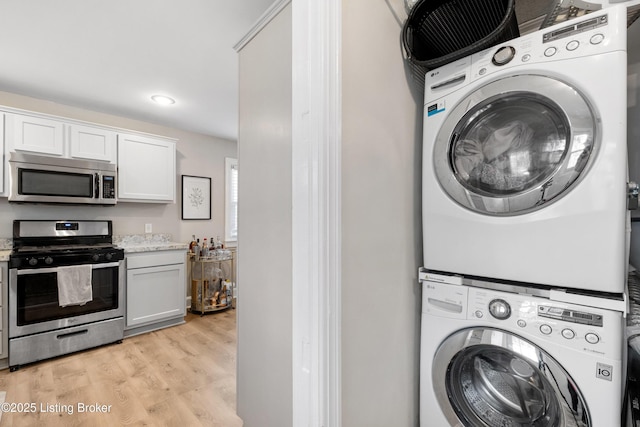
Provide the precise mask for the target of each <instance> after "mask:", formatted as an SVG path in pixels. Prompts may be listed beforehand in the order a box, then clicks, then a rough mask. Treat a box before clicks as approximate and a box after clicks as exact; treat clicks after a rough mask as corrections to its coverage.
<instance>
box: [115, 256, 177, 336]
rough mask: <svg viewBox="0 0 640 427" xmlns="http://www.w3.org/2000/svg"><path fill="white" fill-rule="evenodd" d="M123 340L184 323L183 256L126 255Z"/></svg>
mask: <svg viewBox="0 0 640 427" xmlns="http://www.w3.org/2000/svg"><path fill="white" fill-rule="evenodd" d="M125 258H126V264H127V283H126V315H125V336H131V335H136V334H138V333H143V332H148V331H152V330H155V329H160V328H163V327H167V326H173V325H176V324H179V323H183V322H184V317H185V315H186V279H185V265H186V252H185V251H182V250H179V251H174V250H170V251H157V252H142V253H132V254H126V255H125Z"/></svg>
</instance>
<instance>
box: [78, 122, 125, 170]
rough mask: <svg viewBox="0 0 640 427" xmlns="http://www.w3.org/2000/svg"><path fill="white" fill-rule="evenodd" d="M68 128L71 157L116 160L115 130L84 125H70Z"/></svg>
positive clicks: (111, 161) (112, 161) (113, 161)
mask: <svg viewBox="0 0 640 427" xmlns="http://www.w3.org/2000/svg"><path fill="white" fill-rule="evenodd" d="M68 129H69V137H70V142H71V144H70V147H69V155H70V156H71V157H74V158H78V159H90V160H102V161H105V162H110V163H115V162H116V133H115V132H112V131H109V130H107V129H100V128H96V127H92V126H83V125H69V126H68Z"/></svg>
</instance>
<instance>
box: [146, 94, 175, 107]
mask: <svg viewBox="0 0 640 427" xmlns="http://www.w3.org/2000/svg"><path fill="white" fill-rule="evenodd" d="M151 99H153V100H154V101H155V102H156V103H158V104H160V105H171V104H175V103H176V101H175V99H173V98H169V97H168V96H164V95H153V96H152V97H151Z"/></svg>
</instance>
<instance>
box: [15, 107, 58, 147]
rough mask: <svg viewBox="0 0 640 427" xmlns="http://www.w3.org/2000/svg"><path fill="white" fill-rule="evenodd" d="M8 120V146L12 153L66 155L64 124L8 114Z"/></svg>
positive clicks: (40, 118) (45, 119)
mask: <svg viewBox="0 0 640 427" xmlns="http://www.w3.org/2000/svg"><path fill="white" fill-rule="evenodd" d="M6 118H7V120H6V122H7V133H6V136H7V138H6V139H7V140H6V144H7V146H8V148H9V150H10V151H27V152H32V153H39V154H47V155H50V156H51V155H53V156H63V155H64V123H63V122H61V121H58V120H52V119H48V118H43V117H35V116H27V115H22V114H7V115H6Z"/></svg>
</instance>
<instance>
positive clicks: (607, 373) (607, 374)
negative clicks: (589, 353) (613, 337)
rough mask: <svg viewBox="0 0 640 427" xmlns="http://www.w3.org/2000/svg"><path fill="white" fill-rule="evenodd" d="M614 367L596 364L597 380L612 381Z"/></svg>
mask: <svg viewBox="0 0 640 427" xmlns="http://www.w3.org/2000/svg"><path fill="white" fill-rule="evenodd" d="M612 374H613V366H611V365H605V364H604V363H597V364H596V378H600V379H603V380H607V381H612Z"/></svg>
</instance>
